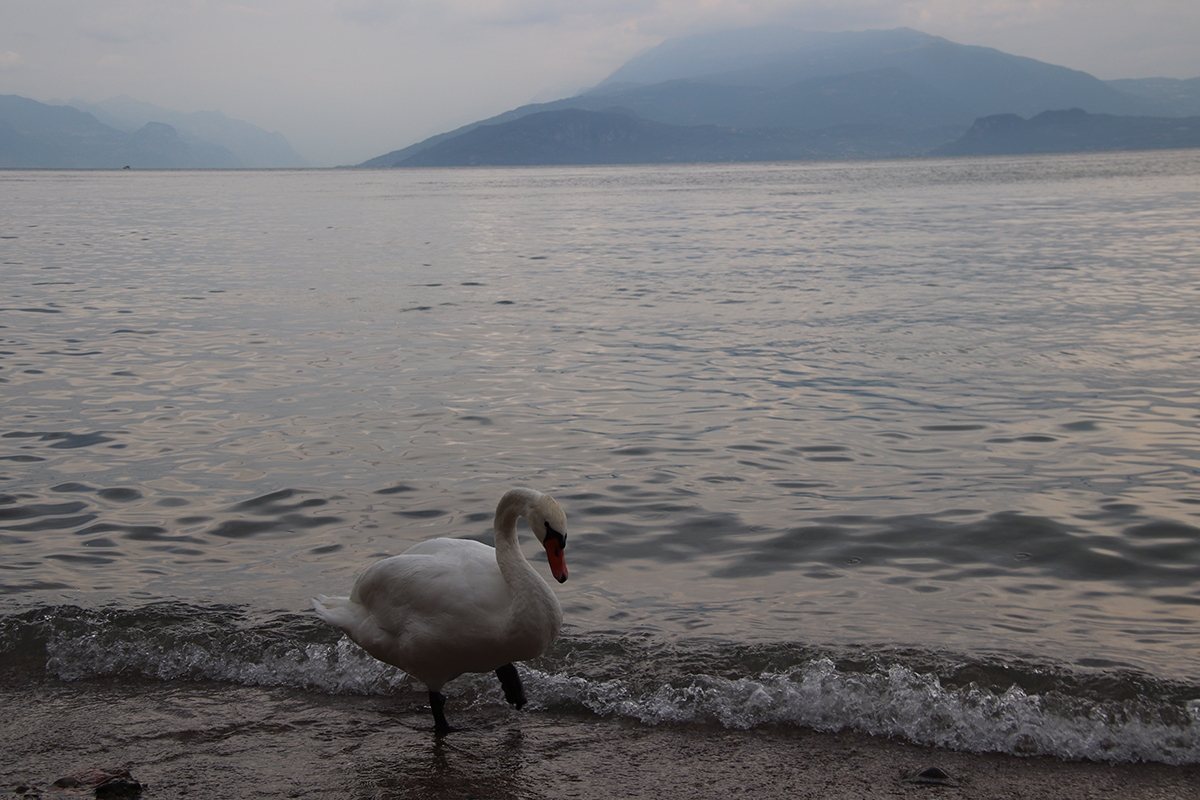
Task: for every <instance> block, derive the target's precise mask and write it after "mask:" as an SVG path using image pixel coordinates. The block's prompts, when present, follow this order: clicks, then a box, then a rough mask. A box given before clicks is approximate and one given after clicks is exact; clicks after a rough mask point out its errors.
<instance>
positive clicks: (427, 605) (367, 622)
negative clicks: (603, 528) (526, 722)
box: [312, 488, 567, 734]
mask: <svg viewBox="0 0 1200 800" xmlns="http://www.w3.org/2000/svg"><path fill="white" fill-rule="evenodd" d="M517 517H524V518H525V521H526V522H528V523H529V527H530V528H532V529H533V532H534V535H536V536H537V537H538V540H539V541H541V543H542V545H543V546H544V547H545V548H546V557H547V559H548V560H549V562H550V571H551V572H552V573H553V574H554V577H555V578H556V579H557V580H558V582H559V583H562V582H563V581H565V580H566V579H567V563H566V559H565V558H564V556H563V548H565V547H566V545H567V517H566V515H565V514H563V511H562V509H561V508H559V506H558V503H556V502H554V499H553V498H552V497H550V495H547V494H542V493H541V492H538V491H534V490H533V489H525V488H518V489H512V490H510V491H508V492H506V493H505V495H504V497H502V498H500V503H499V505H497V506H496V519H495V523H494V529H495V532H496V547H495V549H493V548H491V547H488V546H487V545H485V544H481V543H479V542H475V541H471V540H469V539H431V540H429V541H426V542H421V543H420V544H417V545H414V546H413V547H411V548H409V549H408V550H406V551H405V552H404V553H403V554H402V555H398V556H392V557H391V558H385V559H383V560H382V561H377V562H376V563H374V564H372V565H371V566H370V567H368V568H367V571H366V572H364V573H363V574H362V575H361V576H359V578H358V580H357V581H355V583H354V589H353V590H352V591H351V592H350V596H349V597H326V596H324V595H317V597H315V598H314V599H313V601H312V605H313V608H314V609H316V612H317V614H319V615H320V617H321V619H323V620H325V621H326V622H328V623H330V624H331V625H335V626H337V627H338V628H341V629H342V630H343V631H345V633H346V635H347V636H349V637H350V638H351V639H353V640H354V641H355V642H357V643H358V644H359V645H360V646H361V647H362V648H363V649H364V650H366V651H367V652H368V653H370V654H371V655H373V656H375V658H377V659H379V660H380V661H384V662H386V663H388V664H392V665H394V666H397V667H399V668H400V669H402V670H404V671H405V672H407V673H408V674H409V675H412V676H413V677H414V678H416V679H417V680H419V681H421V682H422V683H424V684H425V686H426V687H427V688H428V689H429V704H430V706H431V707H432V709H433V721H434V727H435V730H436V731H437V732H438V733H439V734H440V733H446V732H447V731H450V730H452V728H451V727H450V726H449V725H448V724H447V723H446V715H445V712H444V711H443V707H444V706H445V703H446V698H445V697H444V696H443V695H442V693H441V689H442V686H443V685H445V683H446V682H447V681H449V680H452V679H454V678H457V677H458V676H459V675H462V674H463V673H466V672H490V671H492V670H495V672H496V675H497V677H499V678H500V683H501V685H502V686H503V687H504V697H505V699H506V700H508V702H510V703H512V704H513V705H515V706H516V707H517V708H520V707H521V706H523V705H525V693H524V691H523V690H522V688H521V679H520V677H519V676H518V675H517V670H516V667H514V666H513V662H514V661H525V660H527V659H530V658H535V657H537V656H539V655H541V654H542V653H543V652H545V650H546V648H547V647H549V646H550V643H551V642H552V641H554V637H555V636H557V635H558V631H559V628H561V627H562V609H561V608H560V607H559V605H558V598H556V597H555V596H554V592H553V591H551V589H550V587H549V586H548V585H547V584H546V582H545V581H544V580H542V577H541V576H540V575H539V574H538V573H537V571H536V570H535V569H534V568H533V566H532V565H531V564H530V563H529V562H528V561H527V560H526V559H525V556H524V555H522V554H521V550H520V546H519V545H518V543H517Z"/></svg>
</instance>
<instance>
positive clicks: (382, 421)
mask: <svg viewBox="0 0 1200 800" xmlns="http://www.w3.org/2000/svg"><path fill="white" fill-rule="evenodd" d="M1198 178H1200V156H1197V155H1196V154H1195V153H1194V152H1188V151H1180V152H1173V153H1137V154H1105V155H1089V156H1055V157H1036V158H1000V159H960V160H945V161H932V160H931V161H897V162H863V163H849V164H818V165H740V166H735V167H724V166H703V165H701V166H690V167H670V168H658V167H654V168H587V169H569V168H564V169H533V170H443V171H397V172H349V171H347V172H280V173H241V172H237V173H147V174H132V175H130V174H124V175H117V174H109V173H18V172H8V173H2V174H0V183H2V184H3V186H4V189H5V191H4V193H3V195H2V196H3V198H4V199H3V200H0V204H2V206H0V207H2V208H3V211H4V214H3V217H2V218H3V219H4V220H5V222H4V226H5V227H4V230H3V231H0V235H2V236H3V237H4V238H2V239H0V261H3V262H4V264H3V267H4V271H5V273H4V274H5V289H4V298H3V302H2V303H0V308H2V310H0V325H2V326H3V327H0V367H2V369H0V381H3V383H0V387H2V388H3V392H4V397H5V403H4V404H3V408H0V495H2V497H0V552H2V553H3V555H4V558H3V559H2V560H0V592H2V593H3V600H2V601H0V611H2V613H3V615H4V616H3V626H2V627H0V634H2V635H3V637H4V639H3V641H2V642H0V646H2V647H3V648H4V650H3V652H4V656H5V661H6V663H8V664H10V665H11V664H17V665H18V666H14V667H11V669H14V670H16V673H14V674H21V675H27V676H39V678H40V677H44V676H50V677H53V678H55V679H56V680H66V681H71V680H92V679H95V678H110V679H116V680H122V679H123V676H125V675H134V676H137V679H138V680H143V679H155V680H162V681H166V682H168V683H170V682H173V681H179V680H192V679H194V678H200V679H204V680H219V681H228V682H230V683H233V684H237V685H240V684H246V685H280V686H287V687H291V688H293V689H296V690H305V689H308V690H311V691H314V692H317V693H325V692H365V693H367V694H368V695H373V694H384V695H390V694H392V693H394V692H396V691H406V688H403V687H404V686H405V684H403V678H402V677H401V676H398V675H378V674H376V675H375V677H373V678H368V677H366V676H367V673H369V669H368V667H369V665H367V664H365V663H359V662H357V661H354V660H353V657H352V656H350V655H348V654H342V653H340V651H338V650H337V648H338V645H337V641H336V639H337V637H336V636H333V635H332V634H331V633H330V632H328V631H323V630H321V629H320V628H319V626H318V625H317V623H316V622H315V621H309V622H305V621H304V620H305V619H306V617H305V616H304V614H305V613H306V611H305V609H306V602H307V598H308V597H309V596H311V595H312V594H314V593H316V592H325V593H342V592H344V591H345V590H346V589H348V587H349V585H350V583H351V582H352V580H353V578H354V576H355V574H356V573H357V572H358V571H359V570H360V569H361V568H362V567H363V566H364V565H365V564H367V563H369V562H370V561H371V560H372V559H374V558H376V557H378V556H381V555H387V554H392V553H395V552H399V551H401V550H403V549H405V548H406V547H407V546H409V545H411V544H412V543H414V542H416V541H420V540H422V539H425V538H429V537H431V536H439V535H452V536H471V537H474V538H480V539H484V540H487V538H488V537H489V535H490V523H491V511H492V509H493V508H494V505H495V502H496V500H497V498H498V497H499V495H500V493H502V491H503V490H504V489H506V488H508V487H509V486H511V485H515V484H528V485H533V486H535V487H538V488H542V489H545V490H549V491H551V492H552V493H553V494H554V495H555V496H556V497H557V498H558V499H559V501H560V502H561V503H562V504H563V506H564V508H565V509H566V510H567V513H568V516H569V518H570V520H571V531H572V533H571V539H570V544H569V548H568V553H567V555H568V559H569V561H570V564H571V580H570V581H569V582H568V583H567V584H565V585H563V586H562V587H559V588H557V589H556V590H557V591H558V592H559V596H560V598H561V599H562V602H563V606H564V609H565V611H566V617H567V622H568V627H567V629H566V636H565V638H564V640H563V642H562V643H561V645H560V647H559V649H558V650H556V651H555V653H553V654H551V655H550V656H548V657H547V658H548V660H547V661H546V662H545V663H542V664H538V665H534V666H533V668H534V669H535V670H537V672H536V680H535V681H534V683H535V684H536V685H537V686H538V687H540V688H538V690H537V691H540V692H543V693H544V696H545V698H546V700H545V703H546V708H556V707H558V706H556V705H555V704H565V705H564V706H563V707H565V708H567V709H570V710H571V711H572V713H593V714H598V715H600V716H607V715H616V716H618V717H620V718H622V719H630V720H639V721H641V722H645V723H654V724H663V723H666V722H672V721H674V722H679V721H682V722H689V721H690V723H691V724H709V723H714V722H715V723H718V724H722V725H727V726H731V727H733V728H738V727H750V728H763V727H766V726H772V725H779V724H784V725H789V726H801V727H803V726H811V727H817V728H822V727H824V728H828V729H837V728H838V727H851V728H857V729H858V730H866V731H875V732H880V733H884V734H887V735H895V736H902V737H907V738H909V739H910V740H912V741H918V742H922V743H930V744H945V745H948V746H952V747H963V748H966V749H972V748H974V749H994V750H1000V751H1004V752H1048V753H1053V754H1058V755H1062V756H1064V757H1072V758H1074V757H1086V758H1101V759H1104V758H1111V759H1114V760H1122V759H1128V758H1150V759H1159V760H1166V761H1169V762H1188V761H1196V760H1200V749H1198V748H1197V745H1196V725H1197V721H1196V718H1195V715H1196V714H1197V713H1198V712H1197V707H1196V705H1195V701H1196V700H1197V699H1200V660H1198V659H1197V644H1198V641H1200V640H1198V639H1197V637H1196V636H1195V634H1194V632H1195V630H1196V625H1197V623H1198V622H1200V590H1198V588H1197V587H1198V586H1200V583H1198V582H1197V579H1198V578H1200V527H1198V526H1200V523H1198V522H1197V518H1198V517H1200V432H1198V430H1197V426H1198V424H1200V423H1198V420H1200V412H1197V407H1196V403H1195V398H1196V397H1197V396H1198V394H1200V393H1198V391H1197V390H1200V377H1197V376H1200V369H1198V367H1200V357H1198V356H1197V355H1196V353H1197V349H1196V342H1197V341H1198V339H1197V335H1198V334H1197V330H1198V329H1200V328H1198V322H1200V318H1198V316H1200V315H1198V312H1197V311H1196V308H1197V303H1196V300H1197V298H1198V297H1200V244H1198V243H1197V240H1196V237H1195V235H1194V231H1193V228H1194V220H1195V219H1196V216H1197V213H1200V181H1198ZM529 552H530V554H531V555H533V554H534V551H533V548H532V547H531V548H530V551H529ZM272 631H284V632H286V635H282V636H277V637H276V638H272V637H273V636H275V634H273V633H272ZM235 633H239V634H242V635H243V637H242V639H237V637H234V639H230V638H229V637H230V636H233V634H235ZM113 637H116V638H113ZM164 637H165V638H164ZM234 640H237V641H243V642H248V643H249V644H248V645H247V648H248V649H245V650H239V649H237V648H228V647H226V648H224V649H221V648H219V647H215V646H214V645H212V644H211V643H212V642H221V641H226V642H228V641H234ZM97 642H104V647H103V648H97V647H95V646H94V645H95V644H96V643H97ZM288 642H290V643H291V645H292V646H293V651H288V650H287V649H286V647H285V645H286V644H287V643H288ZM306 647H312V648H316V649H315V650H313V651H312V654H306V653H305V648H306ZM297 648H298V649H297ZM294 653H300V655H298V656H297V655H294ZM314 654H315V655H314ZM321 659H326V660H325V661H322V660H321ZM343 659H349V660H343ZM630 664H637V665H638V666H637V668H636V669H631V668H630ZM26 670H31V671H26ZM322 670H324V672H322ZM360 673H361V674H360ZM271 676H275V677H274V678H272V677H271ZM280 676H282V677H280ZM272 680H274V681H275V682H274V683H272V682H271V681H272ZM1014 688H1015V689H1016V690H1017V693H1016V694H1010V690H1012V689H1014ZM456 691H457V692H459V693H460V694H462V693H465V695H466V696H467V697H468V698H471V697H474V695H475V693H476V692H477V691H478V692H482V693H483V694H481V695H480V697H483V698H485V699H484V700H483V701H482V702H485V703H486V702H488V701H487V700H486V698H487V697H490V695H489V694H488V693H487V692H486V691H484V690H483V689H482V688H479V689H476V688H474V684H471V683H469V682H468V683H466V684H464V685H463V686H461V687H459V688H458V689H457V690H456ZM1022 695H1023V696H1022ZM918 698H921V699H922V702H924V701H930V702H931V703H932V704H931V705H926V706H921V705H920V703H916V701H917V699H918ZM472 702H474V701H472ZM914 703H916V705H914ZM1139 703H1141V705H1139ZM873 704H874V705H879V706H881V707H883V708H888V709H891V710H892V711H891V712H889V713H891V714H892V717H891V718H889V719H890V720H891V721H889V722H886V723H885V722H878V721H873V720H872V719H871V718H870V714H869V713H866V712H863V711H859V710H856V708H859V707H862V708H865V707H867V706H871V705H873ZM935 707H937V708H942V709H943V712H942V713H941V716H938V715H937V714H935V713H933V712H931V711H930V709H931V708H935ZM910 708H916V709H917V710H916V711H913V712H912V713H911V716H909V717H906V716H905V714H906V713H909V712H908V711H907V710H906V709H910ZM980 709H983V711H980ZM989 715H990V716H989ZM1089 719H1091V720H1094V721H1095V723H1094V725H1092V727H1088V726H1087V725H1084V726H1083V727H1079V725H1080V724H1082V723H1081V721H1085V720H1089ZM973 720H974V721H973ZM997 720H1007V722H1004V723H1003V724H1000V723H998V722H997ZM1123 720H1124V721H1123ZM1129 720H1133V722H1132V723H1129V722H1128V721H1129ZM1089 724H1090V723H1089ZM1143 724H1145V725H1148V726H1150V727H1149V728H1146V729H1141V728H1138V725H1143ZM887 725H892V726H893V727H892V728H887ZM872 726H879V727H878V728H873V727H872ZM1006 726H1007V727H1006ZM1154 726H1160V727H1157V728H1155V727H1154ZM1064 731H1066V732H1064ZM1147 731H1149V732H1148V733H1147ZM1114 732H1115V733H1114ZM1110 734H1111V735H1110ZM1106 737H1107V738H1106ZM1095 741H1101V742H1107V744H1103V745H1099V746H1097V747H1098V749H1096V748H1093V749H1092V750H1090V751H1089V750H1088V748H1089V747H1092V746H1093V745H1092V744H1089V742H1092V743H1093V744H1094V742H1095ZM1030 742H1034V743H1038V742H1041V743H1042V744H1034V745H1030V744H1029V743H1030ZM1022 748H1025V749H1024V750H1022ZM1122 753H1123V754H1124V755H1122Z"/></svg>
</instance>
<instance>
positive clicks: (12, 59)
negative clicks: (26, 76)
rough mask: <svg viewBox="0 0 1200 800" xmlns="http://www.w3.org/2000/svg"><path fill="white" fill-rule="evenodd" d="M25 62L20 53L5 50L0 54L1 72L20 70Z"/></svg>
mask: <svg viewBox="0 0 1200 800" xmlns="http://www.w3.org/2000/svg"><path fill="white" fill-rule="evenodd" d="M24 61H25V59H23V58H21V55H20V53H14V52H13V51H12V50H5V51H4V52H2V53H0V71H5V70H17V69H20V68H21V65H22V64H23V63H24Z"/></svg>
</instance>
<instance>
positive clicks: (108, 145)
mask: <svg viewBox="0 0 1200 800" xmlns="http://www.w3.org/2000/svg"><path fill="white" fill-rule="evenodd" d="M74 102H76V104H77V105H79V106H82V108H77V107H75V106H73V105H67V104H57V105H50V104H46V103H39V102H37V101H35V100H31V99H29V98H26V97H20V96H18V95H0V167H4V168H40V169H120V168H122V167H126V166H128V167H131V168H143V169H202V168H225V169H232V168H244V167H302V166H307V164H306V163H305V161H304V159H303V158H301V157H300V156H299V155H298V154H297V153H296V152H295V151H294V150H293V149H292V147H291V145H290V144H288V142H287V140H286V139H285V138H284V137H283V136H282V135H281V134H278V133H269V132H267V131H265V130H263V129H261V128H258V127H256V126H254V125H251V124H250V123H248V122H242V121H241V120H235V119H229V118H227V117H225V116H224V115H223V114H221V113H220V112H219V111H207V112H198V113H194V114H185V113H182V112H174V111H168V110H166V109H161V108H158V107H157V106H153V105H150V104H149V103H140V102H138V101H136V100H133V99H132V98H128V97H118V98H113V99H112V100H108V101H105V102H104V103H100V104H96V105H89V104H86V103H80V102H78V101H74Z"/></svg>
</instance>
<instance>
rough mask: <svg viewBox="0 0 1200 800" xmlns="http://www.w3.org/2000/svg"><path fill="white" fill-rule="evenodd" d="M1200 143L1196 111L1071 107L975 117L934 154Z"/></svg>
mask: <svg viewBox="0 0 1200 800" xmlns="http://www.w3.org/2000/svg"><path fill="white" fill-rule="evenodd" d="M1178 147H1200V116H1196V117H1184V118H1179V117H1118V116H1113V115H1111V114H1089V113H1087V112H1086V111H1084V110H1082V109H1079V108H1073V109H1070V110H1068V111H1043V112H1042V113H1041V114H1038V115H1036V116H1034V117H1033V118H1031V119H1024V118H1022V117H1019V116H1017V115H1016V114H997V115H994V116H989V117H983V118H982V119H978V120H976V121H975V124H974V125H972V126H971V129H970V130H968V131H967V132H966V133H965V134H963V136H962V137H961V138H959V139H958V140H957V141H954V142H952V143H950V144H946V145H943V146H941V147H939V148H937V149H935V150H934V151H933V153H934V155H946V156H978V155H1004V154H1019V153H1077V152H1093V151H1104V150H1160V149H1169V148H1178Z"/></svg>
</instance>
